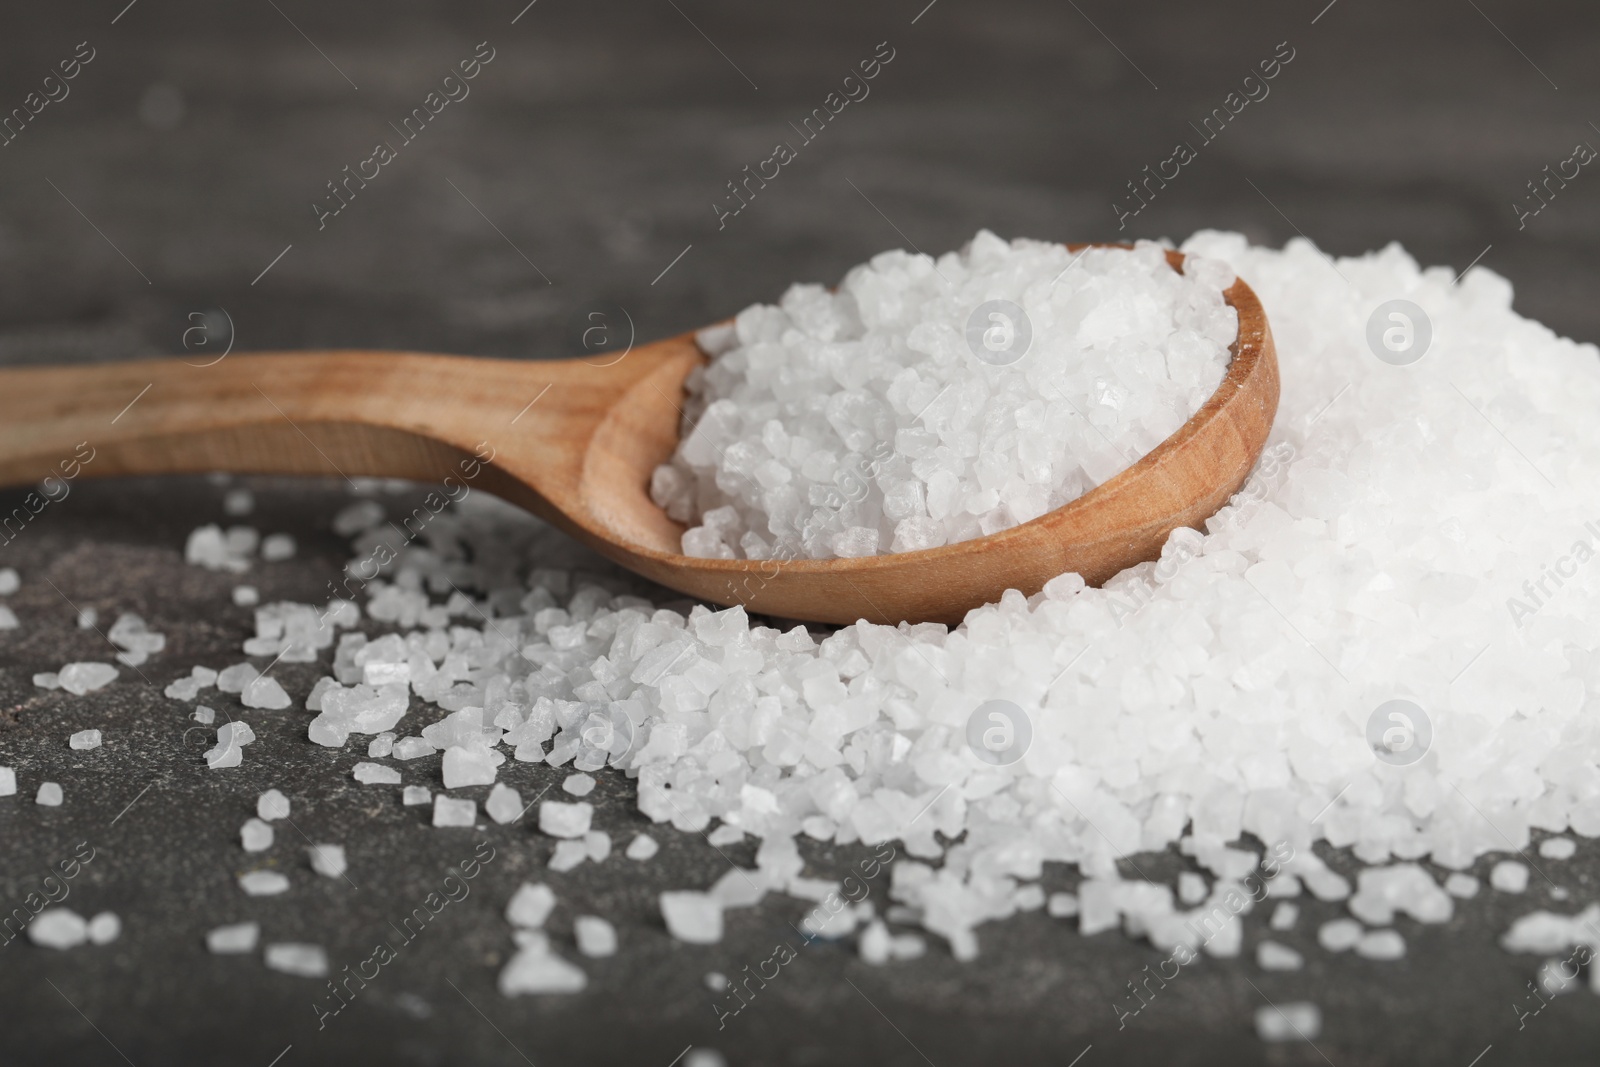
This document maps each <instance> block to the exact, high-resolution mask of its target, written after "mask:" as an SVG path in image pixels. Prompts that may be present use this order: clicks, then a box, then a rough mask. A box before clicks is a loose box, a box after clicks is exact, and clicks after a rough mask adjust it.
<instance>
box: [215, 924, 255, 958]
mask: <svg viewBox="0 0 1600 1067" xmlns="http://www.w3.org/2000/svg"><path fill="white" fill-rule="evenodd" d="M260 936H261V924H260V923H254V922H244V923H232V924H230V925H228V926H219V927H217V928H215V929H214V930H210V931H208V932H207V933H206V951H207V952H211V953H213V954H215V955H218V956H224V955H238V954H240V953H245V952H254V951H255V950H256V940H257V939H258V938H259V937H260Z"/></svg>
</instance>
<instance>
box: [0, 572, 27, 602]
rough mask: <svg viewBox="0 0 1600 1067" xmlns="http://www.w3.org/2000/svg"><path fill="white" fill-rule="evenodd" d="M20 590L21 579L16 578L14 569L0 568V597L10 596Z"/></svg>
mask: <svg viewBox="0 0 1600 1067" xmlns="http://www.w3.org/2000/svg"><path fill="white" fill-rule="evenodd" d="M21 588H22V579H21V578H19V577H17V571H16V568H15V567H0V596H10V595H11V594H12V593H15V592H16V591H17V590H18V589H21Z"/></svg>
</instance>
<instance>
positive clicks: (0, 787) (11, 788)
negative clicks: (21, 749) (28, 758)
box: [0, 767, 17, 797]
mask: <svg viewBox="0 0 1600 1067" xmlns="http://www.w3.org/2000/svg"><path fill="white" fill-rule="evenodd" d="M16 795H17V769H16V768H15V767H0V797H14V796H16Z"/></svg>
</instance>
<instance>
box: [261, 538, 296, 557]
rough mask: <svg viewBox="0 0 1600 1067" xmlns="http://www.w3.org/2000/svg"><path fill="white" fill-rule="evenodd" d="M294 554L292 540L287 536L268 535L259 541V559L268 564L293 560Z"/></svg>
mask: <svg viewBox="0 0 1600 1067" xmlns="http://www.w3.org/2000/svg"><path fill="white" fill-rule="evenodd" d="M294 553H295V543H294V538H293V537H292V536H290V535H289V534H283V533H277V534H268V535H267V536H265V537H263V538H262V539H261V558H262V559H264V560H266V561H267V562H268V563H278V562H281V561H283V560H286V559H293V558H294Z"/></svg>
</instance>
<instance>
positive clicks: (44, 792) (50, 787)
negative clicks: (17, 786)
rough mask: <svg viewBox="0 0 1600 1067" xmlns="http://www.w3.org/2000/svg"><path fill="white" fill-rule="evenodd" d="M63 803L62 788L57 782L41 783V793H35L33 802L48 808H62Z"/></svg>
mask: <svg viewBox="0 0 1600 1067" xmlns="http://www.w3.org/2000/svg"><path fill="white" fill-rule="evenodd" d="M61 801H62V795H61V787H60V786H59V785H57V784H56V783H55V782H43V783H41V784H40V786H39V792H37V793H35V794H34V797H33V802H34V803H35V804H42V805H44V806H45V807H47V808H59V807H60V806H61Z"/></svg>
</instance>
